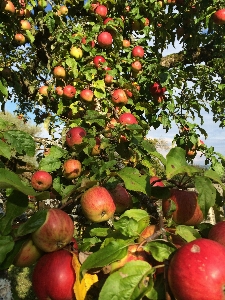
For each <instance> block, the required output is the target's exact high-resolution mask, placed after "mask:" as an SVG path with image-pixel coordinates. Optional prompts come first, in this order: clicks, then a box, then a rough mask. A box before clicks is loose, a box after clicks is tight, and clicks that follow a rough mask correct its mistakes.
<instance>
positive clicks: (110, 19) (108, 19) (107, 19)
mask: <svg viewBox="0 0 225 300" xmlns="http://www.w3.org/2000/svg"><path fill="white" fill-rule="evenodd" d="M109 21H113V18H106V19H105V20H104V21H103V24H104V25H106V24H107V23H108V22H109Z"/></svg>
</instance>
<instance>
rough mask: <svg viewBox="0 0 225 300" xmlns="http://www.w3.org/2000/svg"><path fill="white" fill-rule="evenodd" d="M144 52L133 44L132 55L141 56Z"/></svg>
mask: <svg viewBox="0 0 225 300" xmlns="http://www.w3.org/2000/svg"><path fill="white" fill-rule="evenodd" d="M144 54H145V51H144V49H143V48H142V47H141V46H135V47H134V48H133V50H132V56H133V57H139V58H143V57H144Z"/></svg>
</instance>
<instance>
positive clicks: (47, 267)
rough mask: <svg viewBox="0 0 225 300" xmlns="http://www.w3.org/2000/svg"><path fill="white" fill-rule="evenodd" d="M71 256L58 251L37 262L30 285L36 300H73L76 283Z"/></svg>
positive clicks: (44, 256) (67, 252)
mask: <svg viewBox="0 0 225 300" xmlns="http://www.w3.org/2000/svg"><path fill="white" fill-rule="evenodd" d="M72 259H73V255H72V254H71V253H70V252H69V251H67V250H63V249H62V250H59V251H55V252H52V253H47V254H45V255H43V256H42V257H41V258H40V259H39V261H38V262H37V264H36V266H35V268H34V271H33V276H32V285H33V289H34V292H35V294H36V296H37V298H38V299H55V300H56V299H57V300H74V299H75V295H74V291H73V286H74V283H75V281H76V275H75V271H74V269H73V266H72Z"/></svg>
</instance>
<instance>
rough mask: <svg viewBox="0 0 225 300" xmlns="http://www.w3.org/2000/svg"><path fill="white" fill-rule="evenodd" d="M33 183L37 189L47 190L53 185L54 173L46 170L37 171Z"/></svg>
mask: <svg viewBox="0 0 225 300" xmlns="http://www.w3.org/2000/svg"><path fill="white" fill-rule="evenodd" d="M31 185H32V187H33V188H34V189H35V190H37V191H40V192H41V191H45V190H47V189H49V188H50V186H51V185H52V175H51V174H49V173H48V172H46V171H41V170H40V171H37V172H35V173H34V174H33V175H32V177H31Z"/></svg>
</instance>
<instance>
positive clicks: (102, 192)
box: [81, 186, 116, 223]
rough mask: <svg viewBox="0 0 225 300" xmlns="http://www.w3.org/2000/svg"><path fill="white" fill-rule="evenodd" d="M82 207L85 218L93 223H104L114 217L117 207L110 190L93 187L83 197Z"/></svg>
mask: <svg viewBox="0 0 225 300" xmlns="http://www.w3.org/2000/svg"><path fill="white" fill-rule="evenodd" d="M81 207H82V210H83V213H84V215H85V217H86V218H87V219H88V220H89V221H91V222H96V223H99V222H104V221H108V220H109V219H110V218H112V217H113V215H114V213H115V210H116V206H115V204H114V201H113V198H112V196H111V195H110V193H109V192H108V190H107V189H106V188H104V187H101V186H93V187H92V188H90V189H88V190H87V191H86V192H84V194H83V195H82V197H81Z"/></svg>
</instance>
